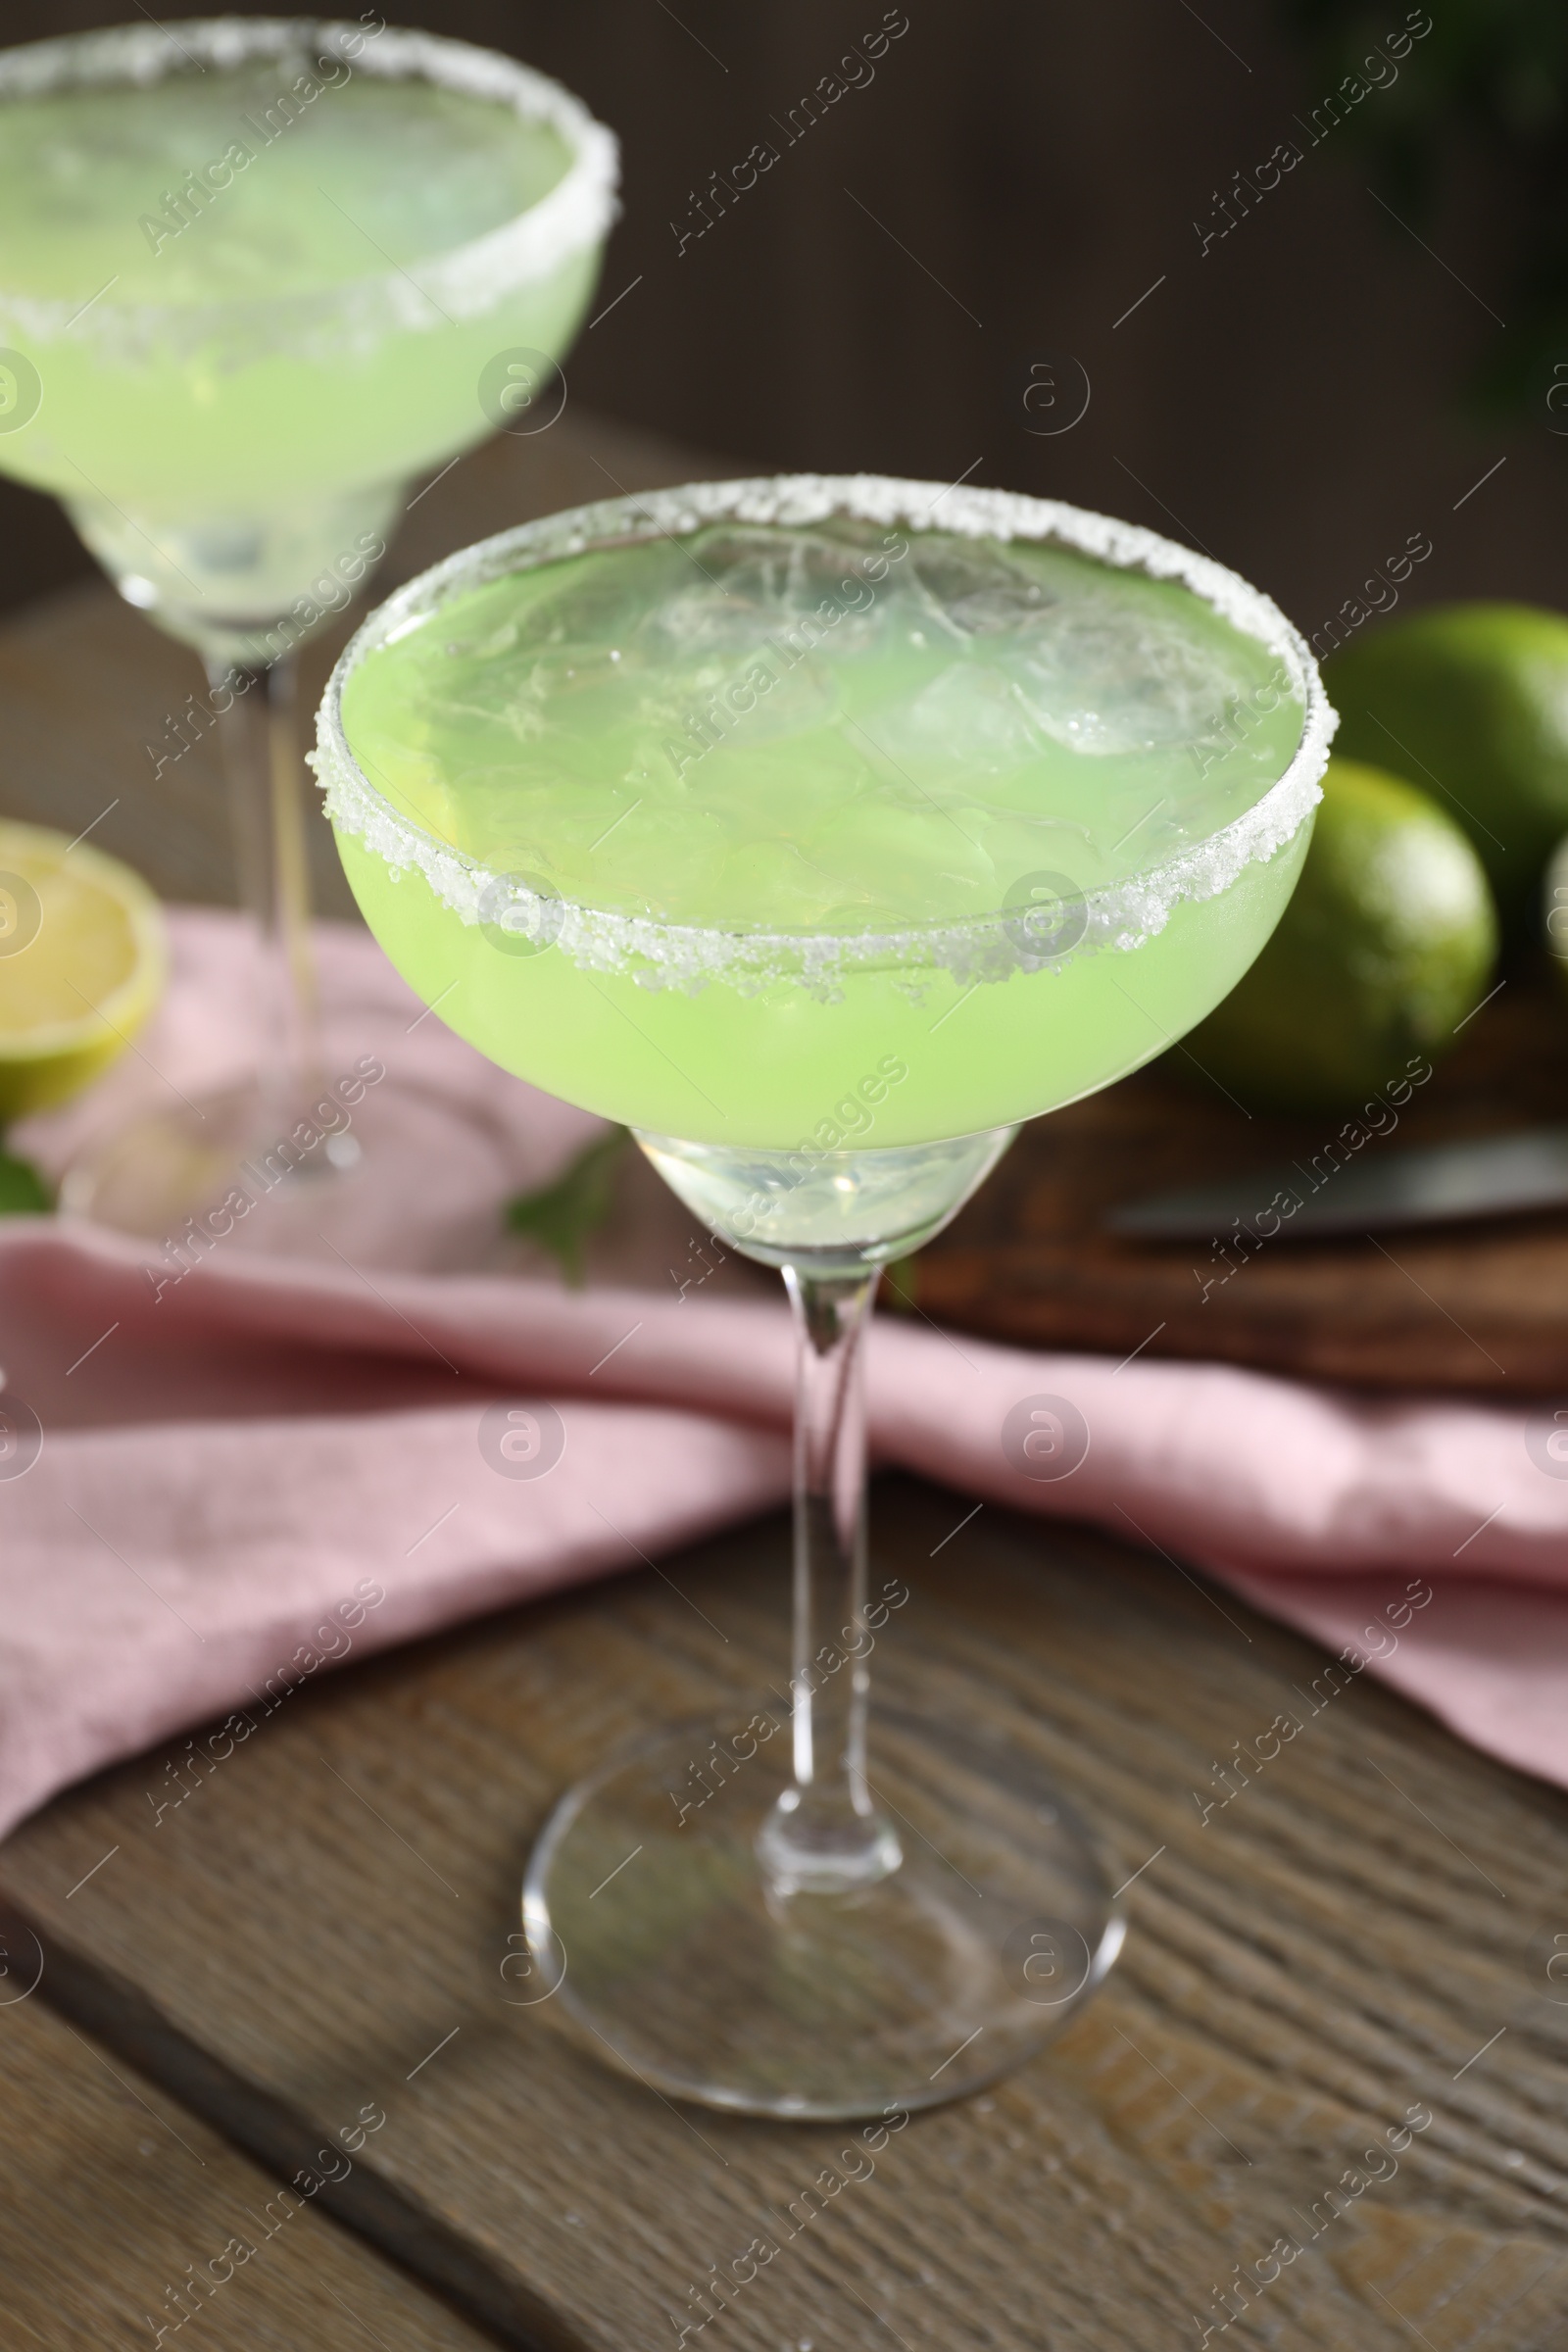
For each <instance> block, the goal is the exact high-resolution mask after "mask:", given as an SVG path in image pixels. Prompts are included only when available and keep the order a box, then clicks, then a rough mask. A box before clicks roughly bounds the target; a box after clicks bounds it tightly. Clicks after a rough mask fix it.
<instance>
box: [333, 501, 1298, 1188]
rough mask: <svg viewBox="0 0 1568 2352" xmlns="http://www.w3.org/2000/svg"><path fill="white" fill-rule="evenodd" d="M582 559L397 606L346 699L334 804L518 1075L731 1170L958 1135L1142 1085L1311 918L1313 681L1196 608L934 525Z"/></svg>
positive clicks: (710, 534) (1089, 567)
mask: <svg viewBox="0 0 1568 2352" xmlns="http://www.w3.org/2000/svg"><path fill="white" fill-rule="evenodd" d="M641 503H643V504H645V505H646V506H647V507H648V509H649V511H650V512H652V513H654V514H657V515H660V516H661V517H664V516H666V515H667V516H670V517H671V518H672V519H671V520H670V521H669V522H668V523H666V528H669V529H672V530H673V529H677V528H678V526H679V524H680V523H681V522H682V521H686V522H688V523H689V522H690V521H692V520H694V519H695V518H696V515H698V514H700V512H701V508H702V505H703V503H704V502H703V500H702V498H701V496H700V495H699V494H690V505H691V509H692V513H691V514H690V515H687V514H686V513H685V512H684V511H683V510H684V505H685V501H684V500H683V499H682V498H681V497H677V498H676V499H675V500H674V501H671V500H669V499H667V498H665V499H655V500H651V501H647V502H641ZM797 503H799V502H798V501H797ZM638 519H639V518H638V515H637V513H636V512H635V511H634V510H630V509H628V510H626V511H625V513H624V515H619V514H616V513H614V512H613V511H610V512H607V513H606V514H605V515H589V516H587V517H585V518H584V521H583V525H582V527H583V530H584V532H585V534H586V535H589V536H597V535H598V534H599V533H600V532H602V531H606V530H613V529H614V528H615V527H616V524H617V523H618V522H621V521H624V522H626V523H628V524H629V525H630V527H631V528H633V529H634V530H635V529H636V528H637V527H638ZM554 544H556V543H555V541H554V540H553V538H552V536H551V534H550V533H549V532H548V531H544V532H535V531H529V532H524V533H519V534H514V535H513V536H512V537H511V538H509V539H508V540H506V541H501V542H495V543H493V544H492V548H491V550H490V551H489V552H488V553H487V554H486V556H485V557H483V558H481V559H479V560H478V562H477V564H475V563H474V562H473V561H472V560H470V559H460V560H459V563H458V564H457V565H456V566H454V567H453V568H452V569H450V570H449V571H448V572H446V573H445V574H442V575H437V576H438V579H439V582H440V585H439V586H438V587H435V588H433V589H426V588H424V587H423V586H421V588H420V589H419V590H418V591H417V592H411V594H410V596H409V598H408V600H407V601H406V602H399V603H398V604H397V605H395V606H394V607H393V608H391V609H390V611H391V612H392V613H395V614H396V615H397V617H396V619H395V620H394V621H393V623H392V625H391V627H390V628H389V629H387V630H385V631H384V632H378V635H379V642H372V643H370V644H368V645H367V646H365V647H364V648H363V649H362V651H361V653H360V656H359V658H358V659H357V661H356V662H355V664H354V666H353V668H352V670H351V672H350V673H349V675H348V677H347V679H346V682H345V685H344V691H343V705H342V712H343V727H344V731H345V734H346V736H347V740H348V744H349V747H350V749H351V750H352V752H353V755H354V758H355V760H357V761H358V763H359V765H360V766H361V768H362V769H363V770H364V772H365V775H366V777H367V778H368V781H369V783H370V785H371V786H372V787H373V788H374V796H375V797H372V796H371V795H370V794H368V793H365V792H363V791H361V792H356V791H355V790H354V789H353V787H352V786H347V787H344V788H343V789H340V790H338V791H336V792H335V793H334V795H333V798H332V801H331V808H332V811H333V814H334V816H335V818H336V819H337V822H338V832H339V838H340V843H341V847H342V853H343V858H344V862H345V865H346V867H347V870H348V873H349V877H350V879H351V881H352V883H353V885H354V889H355V892H356V894H357V895H358V897H359V900H360V903H361V906H362V907H364V909H365V912H366V915H367V918H368V921H369V922H370V924H371V926H372V928H373V929H374V930H375V932H376V934H377V936H378V937H379V938H380V939H381V941H382V943H383V945H384V946H385V947H386V949H387V951H388V953H389V954H390V955H391V956H392V958H393V960H394V961H395V962H396V963H397V964H398V966H399V968H400V969H401V970H402V971H403V972H404V973H405V975H406V976H407V977H408V979H409V980H410V981H412V983H413V984H414V986H415V987H416V988H417V990H418V991H419V993H420V994H421V996H423V997H424V998H425V1000H426V1002H427V1003H434V1002H435V1001H436V999H438V998H439V999H440V1003H441V1014H442V1018H443V1019H444V1020H445V1021H447V1022H448V1023H449V1024H450V1026H451V1027H453V1028H454V1029H457V1030H459V1031H461V1032H462V1034H463V1035H464V1036H465V1037H467V1038H469V1039H470V1040H471V1041H472V1042H473V1043H474V1044H475V1045H476V1046H478V1047H480V1048H481V1050H482V1051H483V1052H485V1053H486V1054H489V1055H490V1056H491V1058H492V1059H493V1060H495V1061H498V1062H500V1063H501V1064H502V1066H503V1067H504V1068H507V1069H511V1070H515V1071H516V1072H517V1073H518V1075H519V1076H521V1077H525V1078H529V1079H531V1080H533V1082H534V1083H535V1084H536V1085H539V1086H543V1087H545V1088H547V1089H548V1090H549V1091H550V1092H551V1093H553V1094H558V1095H564V1096H566V1097H568V1098H569V1099H570V1100H571V1101H573V1102H577V1103H584V1104H586V1105H587V1106H588V1107H590V1108H591V1109H595V1110H601V1111H603V1112H604V1113H605V1114H606V1115H607V1116H608V1117H611V1118H617V1119H624V1120H626V1121H627V1122H628V1123H629V1124H631V1125H633V1126H637V1127H648V1128H655V1129H659V1130H661V1131H662V1132H663V1133H666V1134H673V1135H680V1136H684V1137H687V1138H689V1139H691V1140H692V1141H693V1142H701V1143H711V1144H740V1145H751V1146H765V1147H772V1148H777V1149H784V1148H789V1147H792V1146H795V1145H804V1146H805V1148H807V1149H815V1150H821V1149H823V1148H824V1147H832V1146H837V1145H842V1144H845V1143H848V1142H851V1141H853V1142H855V1143H856V1144H858V1145H859V1146H861V1147H865V1146H874V1147H887V1146H891V1145H897V1144H917V1143H931V1142H935V1141H938V1140H940V1139H944V1138H947V1137H950V1136H956V1135H965V1134H970V1133H972V1132H974V1131H975V1130H977V1129H979V1128H989V1127H998V1126H1003V1125H1006V1124H1010V1123H1012V1122H1014V1121H1016V1120H1018V1119H1023V1118H1031V1117H1033V1116H1035V1115H1036V1114H1037V1113H1038V1112H1040V1111H1045V1110H1051V1109H1054V1108H1055V1107H1056V1106H1057V1105H1058V1104H1059V1103H1065V1102H1069V1101H1071V1100H1072V1099H1073V1097H1075V1096H1077V1095H1081V1094H1084V1093H1086V1092H1088V1091H1089V1090H1091V1089H1092V1088H1094V1087H1098V1086H1103V1085H1105V1084H1106V1083H1107V1082H1108V1081H1109V1080H1110V1079H1113V1078H1117V1077H1119V1076H1121V1075H1122V1073H1123V1072H1124V1071H1127V1070H1130V1069H1133V1068H1135V1067H1136V1066H1137V1064H1138V1063H1140V1062H1142V1061H1145V1060H1147V1059H1148V1058H1149V1056H1150V1055H1151V1054H1155V1053H1157V1052H1158V1051H1159V1050H1160V1049H1161V1047H1162V1046H1164V1045H1165V1044H1167V1043H1168V1042H1169V1041H1170V1039H1171V1038H1172V1037H1173V1036H1179V1035H1180V1034H1181V1033H1182V1032H1183V1031H1184V1030H1185V1029H1187V1028H1189V1027H1191V1026H1192V1025H1193V1023H1195V1022H1196V1021H1198V1020H1200V1019H1201V1017H1202V1015H1203V1013H1204V1012H1206V1011H1207V1010H1208V1009H1209V1008H1210V1007H1211V1006H1212V1005H1214V1004H1215V1003H1216V1002H1217V1001H1218V1000H1219V998H1221V997H1222V996H1224V995H1225V994H1226V993H1227V992H1228V990H1229V989H1230V988H1231V987H1232V986H1233V984H1234V983H1235V982H1236V980H1238V979H1239V978H1240V976H1241V974H1242V973H1243V972H1244V971H1245V970H1246V968H1247V966H1248V965H1249V964H1250V962H1251V960H1252V958H1253V956H1255V955H1256V954H1257V951H1258V949H1259V948H1260V947H1261V946H1262V944H1263V941H1264V940H1265V939H1266V938H1267V936H1268V934H1269V932H1270V931H1271V930H1272V929H1273V927H1274V924H1275V922H1276V921H1277V919H1278V917H1279V913H1280V910H1281V908H1282V907H1283V906H1284V903H1285V901H1286V899H1287V898H1288V897H1289V895H1290V892H1291V889H1292V886H1293V884H1294V882H1295V878H1296V873H1297V870H1298V867H1299V861H1300V858H1301V856H1302V854H1303V852H1304V849H1305V844H1306V834H1305V830H1304V828H1303V826H1302V822H1301V820H1302V818H1303V816H1304V815H1305V813H1306V811H1307V809H1308V807H1309V805H1310V792H1309V790H1308V788H1306V787H1301V786H1299V785H1297V784H1295V783H1293V785H1292V786H1291V787H1290V789H1289V790H1288V792H1287V793H1286V794H1284V795H1281V796H1280V797H1279V798H1278V800H1277V801H1276V802H1273V803H1271V804H1270V806H1269V807H1268V808H1267V809H1263V808H1260V806H1259V805H1260V804H1261V803H1263V802H1264V800H1265V799H1266V797H1267V796H1268V795H1269V793H1270V790H1271V788H1272V787H1274V786H1275V785H1277V784H1278V782H1279V779H1280V778H1281V776H1282V775H1283V774H1284V772H1285V770H1286V769H1287V768H1288V767H1289V765H1290V762H1291V760H1292V758H1293V755H1294V754H1295V751H1296V748H1297V745H1298V743H1299V739H1300V733H1301V723H1302V705H1301V700H1300V691H1299V685H1298V684H1297V683H1296V682H1294V681H1292V680H1291V679H1290V678H1289V677H1288V675H1287V672H1286V670H1285V669H1284V667H1283V666H1282V663H1281V659H1280V655H1279V653H1278V651H1277V650H1276V649H1275V648H1273V647H1271V646H1270V645H1268V644H1266V643H1263V642H1260V641H1259V640H1258V639H1257V638H1256V637H1254V636H1250V635H1248V634H1247V633H1246V632H1245V631H1244V630H1243V629H1242V628H1239V627H1238V626H1237V625H1236V624H1235V623H1234V622H1233V621H1231V620H1228V619H1226V618H1223V617H1222V616H1221V615H1219V614H1218V613H1215V612H1214V611H1213V610H1212V609H1211V608H1210V607H1209V606H1208V605H1207V604H1205V603H1203V602H1202V601H1201V598H1200V597H1199V596H1197V595H1196V594H1195V593H1194V592H1193V590H1192V589H1191V588H1189V587H1187V586H1185V585H1184V584H1182V583H1181V582H1179V581H1171V580H1168V579H1152V578H1149V577H1146V576H1143V575H1129V574H1127V573H1125V572H1117V571H1115V570H1113V569H1111V568H1110V567H1109V566H1107V565H1106V564H1104V563H1103V562H1102V561H1100V560H1098V559H1097V558H1095V557H1094V556H1091V555H1088V554H1085V553H1081V552H1079V551H1078V550H1077V549H1076V548H1074V547H1071V546H1066V545H1062V544H1060V543H1059V542H1057V543H1054V544H1050V545H1045V544H1041V543H1039V542H1030V541H1026V540H1020V541H1018V542H1016V543H1014V544H1013V545H1011V546H1008V547H1006V548H1002V547H999V546H998V545H997V544H995V543H994V542H988V541H986V540H973V539H968V538H965V537H963V536H962V535H959V534H956V533H954V532H953V531H951V530H940V531H939V530H936V529H933V530H930V531H928V532H927V533H925V534H923V535H916V536H914V537H912V538H911V536H910V535H909V533H908V526H907V521H906V520H905V519H904V517H903V516H900V517H898V518H897V519H896V520H895V519H894V518H891V517H890V519H889V523H888V525H887V526H886V527H884V526H883V525H882V524H881V523H879V522H878V521H874V520H873V521H871V522H865V521H857V520H853V519H849V518H845V517H842V516H836V515H832V514H827V515H823V516H822V517H821V518H820V519H819V520H817V521H815V522H814V523H813V524H812V526H811V527H809V528H808V527H804V526H803V527H801V528H799V529H796V530H784V529H781V528H777V527H768V526H762V527H758V526H756V525H752V524H748V523H744V522H731V521H729V520H720V521H716V522H712V523H709V524H707V525H706V526H699V527H698V528H696V529H694V530H688V531H687V533H686V534H685V535H683V536H680V537H676V538H666V537H662V536H655V535H648V536H644V537H642V538H641V539H640V540H639V541H638V542H637V543H635V544H634V545H632V546H629V547H626V546H617V547H613V548H609V549H605V550H602V551H599V552H594V553H587V554H583V555H579V556H566V557H561V556H559V555H557V556H556V557H555V560H554V561H548V562H543V563H541V562H540V559H541V558H543V557H548V556H550V554H551V552H552V548H553V545H554ZM518 564H521V565H523V566H525V567H524V568H504V569H503V568H501V567H502V566H515V565H518ZM792 567H793V568H795V569H796V570H798V572H799V575H800V576H799V578H798V580H797V581H795V582H793V583H792V581H791V578H790V573H791V569H792ZM491 570H499V571H500V576H499V577H496V578H494V579H491V580H489V581H488V582H486V584H483V585H467V584H466V582H467V581H468V580H470V579H472V578H474V577H476V576H477V577H480V578H482V577H483V575H484V574H485V573H487V572H489V571H491ZM435 597H439V599H440V601H439V604H438V605H437V606H436V607H435V609H433V610H429V611H426V610H425V608H426V606H427V605H430V604H431V603H432V601H433V599H434V598H435ZM1235 712H1240V713H1242V714H1243V716H1242V720H1241V723H1240V724H1237V723H1235V722H1234V721H1233V719H1232V716H1231V714H1232V713H1235ZM378 801H379V804H380V805H379V806H378V805H377V803H378ZM1276 851H1278V852H1281V853H1282V854H1281V855H1278V856H1275V855H1272V854H1271V853H1273V852H1276ZM507 877H515V880H513V881H511V882H510V883H509V881H508V880H507V879H506V878H507ZM476 917H477V918H478V919H475V918H476ZM509 919H510V921H511V923H512V925H513V926H514V928H515V933H516V936H515V939H509V938H508V937H507V935H506V933H505V930H504V929H502V928H501V926H504V925H505V924H506V923H507V922H508V921H509ZM536 942H537V943H538V944H539V945H541V946H548V947H552V948H553V952H552V953H548V954H529V953H527V952H526V951H527V950H528V949H529V948H530V947H531V946H533V945H534V944H535V943H536ZM498 944H499V945H500V946H501V947H502V948H503V949H504V950H510V951H511V952H510V953H497V952H496V950H497V945H498ZM1134 947H1136V949H1137V953H1136V956H1131V955H1129V954H1128V953H1126V952H1125V951H1128V950H1131V949H1133V948H1134ZM1112 950H1121V951H1124V952H1123V953H1119V954H1118V953H1111V952H1109V951H1112ZM1002 983H1006V985H1002ZM895 1065H897V1067H898V1075H897V1076H896V1077H892V1078H889V1076H888V1073H889V1071H890V1070H891V1069H892V1068H893V1067H894V1066H895ZM879 1073H880V1074H881V1075H882V1076H883V1077H884V1078H887V1079H888V1083H887V1084H886V1085H885V1086H884V1087H883V1088H882V1089H881V1090H877V1089H876V1087H875V1085H874V1081H875V1079H876V1077H877V1075H878V1074H879ZM867 1081H870V1082H872V1085H871V1095H872V1100H870V1101H867V1100H866V1098H865V1097H864V1096H863V1095H861V1094H860V1092H859V1090H860V1089H861V1087H862V1084H864V1083H865V1082H867ZM857 1103H858V1108H857V1107H855V1105H856V1104H857Z"/></svg>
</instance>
